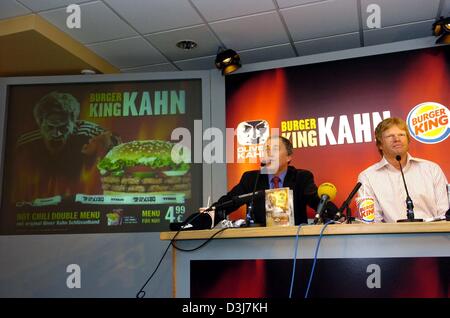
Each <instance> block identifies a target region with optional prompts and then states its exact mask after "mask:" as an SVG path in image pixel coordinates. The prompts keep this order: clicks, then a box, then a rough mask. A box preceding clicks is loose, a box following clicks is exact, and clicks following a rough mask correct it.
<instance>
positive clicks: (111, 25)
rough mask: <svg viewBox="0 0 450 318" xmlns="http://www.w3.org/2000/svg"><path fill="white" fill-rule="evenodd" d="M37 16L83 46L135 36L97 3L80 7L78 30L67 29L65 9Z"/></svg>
mask: <svg viewBox="0 0 450 318" xmlns="http://www.w3.org/2000/svg"><path fill="white" fill-rule="evenodd" d="M39 15H41V16H42V17H43V18H45V19H46V20H48V21H49V22H50V23H53V24H54V25H56V26H57V27H58V28H59V29H61V30H62V31H63V32H66V33H67V34H69V35H70V36H72V37H73V38H74V39H76V40H78V41H80V42H81V43H83V44H87V43H94V42H100V41H108V40H113V39H119V38H125V37H131V36H133V35H137V33H136V32H135V31H134V30H133V29H132V28H131V27H130V26H129V25H127V24H126V23H125V22H123V21H122V20H121V19H120V18H119V17H118V16H117V15H115V14H114V12H112V11H111V10H110V9H109V8H108V7H106V6H105V5H104V4H103V3H101V2H98V1H97V2H93V3H89V4H82V5H81V28H79V29H69V28H68V27H67V25H66V19H67V17H68V13H66V10H65V9H57V10H52V11H45V12H41V13H39ZM99 17H101V19H99Z"/></svg>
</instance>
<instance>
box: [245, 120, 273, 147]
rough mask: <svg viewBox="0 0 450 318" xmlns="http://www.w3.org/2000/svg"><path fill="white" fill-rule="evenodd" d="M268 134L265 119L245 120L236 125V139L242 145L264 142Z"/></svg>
mask: <svg viewBox="0 0 450 318" xmlns="http://www.w3.org/2000/svg"><path fill="white" fill-rule="evenodd" d="M268 134H269V130H268V123H267V121H265V120H254V121H246V122H242V123H240V124H239V126H238V141H239V143H240V144H242V145H256V144H261V143H264V142H265V141H266V139H267V137H268Z"/></svg>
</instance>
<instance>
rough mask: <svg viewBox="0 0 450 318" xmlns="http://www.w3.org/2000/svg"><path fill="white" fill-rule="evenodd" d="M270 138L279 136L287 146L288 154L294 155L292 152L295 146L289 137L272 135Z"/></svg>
mask: <svg viewBox="0 0 450 318" xmlns="http://www.w3.org/2000/svg"><path fill="white" fill-rule="evenodd" d="M270 138H278V139H279V140H281V142H282V143H283V144H284V146H285V147H286V151H287V154H288V156H292V154H293V153H294V146H292V142H291V141H290V140H289V139H287V138H286V137H283V136H270V137H269V139H270Z"/></svg>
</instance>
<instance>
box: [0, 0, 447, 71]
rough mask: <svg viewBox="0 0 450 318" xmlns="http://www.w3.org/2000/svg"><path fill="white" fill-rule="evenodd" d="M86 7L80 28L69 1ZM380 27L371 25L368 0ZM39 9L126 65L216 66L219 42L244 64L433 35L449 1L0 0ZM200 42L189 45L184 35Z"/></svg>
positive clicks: (1, 14) (3, 6) (4, 11)
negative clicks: (182, 45) (182, 44)
mask: <svg viewBox="0 0 450 318" xmlns="http://www.w3.org/2000/svg"><path fill="white" fill-rule="evenodd" d="M73 3H77V4H79V5H80V6H81V29H69V28H68V27H67V26H66V19H67V17H68V15H69V13H66V6H67V5H69V4H73ZM373 3H375V4H378V5H379V6H380V8H381V28H380V29H369V28H368V27H367V25H366V20H367V18H368V16H369V14H370V13H367V11H366V9H367V6H368V5H369V4H373ZM30 13H37V14H39V15H40V16H41V17H43V18H44V19H46V20H47V21H49V22H50V23H52V24H54V25H55V26H57V27H58V28H59V29H61V30H62V31H64V32H66V33H67V34H69V35H70V36H72V37H73V38H75V39H76V40H78V41H79V42H81V43H82V44H84V45H86V46H87V47H88V48H90V49H91V50H93V51H94V52H96V53H97V54H98V55H100V56H102V57H103V58H105V59H106V60H108V61H109V62H110V63H111V64H113V65H115V66H116V67H118V68H120V69H121V70H122V72H144V71H145V72H147V71H178V70H201V69H211V68H214V59H215V55H216V53H217V49H218V47H219V46H223V47H227V48H232V49H234V50H236V51H237V52H238V53H239V54H240V56H241V60H242V63H243V64H248V63H254V62H262V61H268V60H276V59H282V58H289V57H295V56H304V55H311V54H316V53H323V52H332V51H338V50H344V49H350V48H356V47H361V46H370V45H376V44H383V43H389V42H396V41H403V40H410V39H415V38H421V37H428V36H431V25H432V23H433V22H434V21H435V19H436V18H437V17H439V16H441V15H443V16H448V15H449V14H450V0H97V1H87V0H0V19H6V18H11V17H14V16H20V15H26V14H30ZM186 39H188V40H193V41H195V42H197V44H198V47H197V48H195V49H194V50H191V51H184V50H182V49H179V48H178V47H176V45H175V44H176V43H177V42H178V41H181V40H186Z"/></svg>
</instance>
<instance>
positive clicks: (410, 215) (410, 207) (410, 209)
mask: <svg viewBox="0 0 450 318" xmlns="http://www.w3.org/2000/svg"><path fill="white" fill-rule="evenodd" d="M395 160H397V161H398V164H399V165H400V172H401V173H402V179H403V185H404V186H405V190H406V217H407V218H406V219H402V220H397V222H423V220H422V219H415V218H414V204H413V201H412V199H411V197H410V196H409V192H408V187H407V186H406V181H405V175H404V174H403V168H402V163H401V160H402V157H401V156H400V155H397V156H395Z"/></svg>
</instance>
